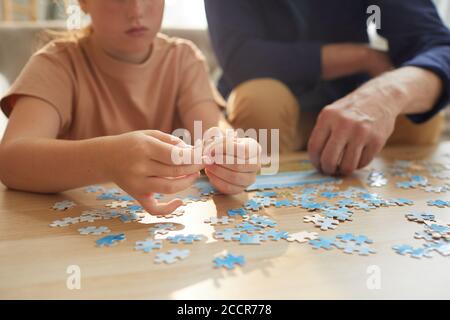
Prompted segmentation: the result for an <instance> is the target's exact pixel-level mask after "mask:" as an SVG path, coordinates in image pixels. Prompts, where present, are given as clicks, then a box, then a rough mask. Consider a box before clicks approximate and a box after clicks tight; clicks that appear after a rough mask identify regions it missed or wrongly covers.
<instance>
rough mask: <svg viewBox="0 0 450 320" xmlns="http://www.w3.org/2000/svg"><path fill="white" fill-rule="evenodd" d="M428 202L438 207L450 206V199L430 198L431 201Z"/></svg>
mask: <svg viewBox="0 0 450 320" xmlns="http://www.w3.org/2000/svg"><path fill="white" fill-rule="evenodd" d="M427 204H428V205H429V206H435V207H438V208H445V207H450V201H445V200H429V201H427Z"/></svg>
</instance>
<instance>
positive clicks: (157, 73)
mask: <svg viewBox="0 0 450 320" xmlns="http://www.w3.org/2000/svg"><path fill="white" fill-rule="evenodd" d="M79 4H80V6H81V8H82V10H83V11H84V12H85V13H87V14H89V15H90V17H91V21H92V23H91V25H90V26H89V28H88V29H86V30H84V31H83V32H82V33H81V34H80V33H79V34H78V35H77V36H74V37H71V38H69V39H67V38H66V39H60V40H55V41H53V42H51V43H50V44H48V45H47V46H45V47H44V48H43V49H41V50H40V51H38V52H37V53H36V54H34V55H33V56H32V57H31V59H30V61H29V62H28V64H27V65H26V67H25V68H24V70H23V71H22V73H21V75H20V76H19V78H18V79H17V81H16V82H15V83H14V84H13V86H12V87H11V89H10V91H9V92H8V93H7V95H6V96H5V97H4V98H3V99H2V100H1V101H0V105H1V108H2V110H3V112H4V113H5V114H6V115H7V116H9V118H10V119H9V124H8V127H7V130H6V132H5V136H4V138H3V140H2V143H1V145H0V179H1V181H2V182H3V183H4V184H5V185H6V186H8V187H9V188H13V189H18V190H25V191H31V192H40V193H50V192H60V191H64V190H68V189H73V188H77V187H81V186H85V185H89V184H96V183H103V182H107V181H113V182H115V183H116V184H117V185H118V186H119V187H121V188H122V189H123V190H124V191H126V192H127V193H128V194H130V195H131V196H132V197H134V198H135V199H136V200H137V201H138V202H139V203H140V204H141V205H142V206H143V207H144V209H145V210H146V211H148V212H150V213H152V214H167V213H170V212H172V211H173V210H175V209H176V208H177V207H178V206H180V205H181V204H182V202H181V200H173V201H171V202H169V203H167V204H163V203H158V202H157V201H156V200H155V199H154V198H153V197H152V194H153V193H155V192H160V193H169V194H170V193H176V192H179V191H181V190H183V189H185V188H188V187H189V186H191V185H192V184H193V183H194V182H195V180H196V179H197V177H198V175H199V171H200V170H202V169H203V168H206V170H205V171H206V174H207V176H208V177H209V179H210V181H211V183H212V184H213V185H214V186H215V187H216V188H217V189H218V190H219V191H221V192H223V193H227V194H235V193H239V192H241V191H242V190H244V188H245V187H246V186H248V185H249V184H251V183H253V181H254V180H255V177H256V173H257V171H258V169H259V163H256V164H248V162H246V163H247V164H244V165H237V164H231V165H219V164H212V165H207V164H195V163H193V164H183V165H175V164H174V162H173V161H172V157H171V156H172V155H173V154H179V153H180V152H181V153H182V152H183V151H184V150H183V149H184V148H183V145H182V143H181V142H180V141H181V140H180V139H176V138H174V137H173V136H172V135H169V134H168V132H172V130H174V129H175V128H177V127H178V126H184V127H185V128H187V129H188V130H190V132H193V123H194V121H195V120H200V121H202V125H203V128H206V129H208V128H213V127H218V126H220V127H221V128H227V127H228V124H227V122H226V121H225V119H224V118H223V116H222V113H221V111H220V109H219V107H218V104H217V103H216V102H217V101H218V99H219V96H218V94H217V95H216V92H215V91H214V89H213V87H212V86H211V85H210V81H209V79H208V73H207V69H206V66H205V62H204V58H203V56H202V54H201V53H200V52H199V51H198V50H197V49H196V48H195V47H194V46H193V45H192V44H191V43H190V42H187V41H184V40H181V39H175V38H169V37H167V36H164V35H162V34H159V33H158V32H159V30H160V28H161V21H162V17H163V12H164V0H80V1H79ZM149 129H151V130H149ZM227 143H228V142H227ZM229 143H231V144H233V145H234V147H236V148H238V147H239V146H242V145H244V147H248V146H250V145H253V147H254V144H255V143H256V141H255V140H252V139H245V140H244V139H234V140H233V141H231V142H229ZM224 149H225V148H224ZM227 150H228V149H227ZM224 156H226V152H224ZM208 163H210V162H208Z"/></svg>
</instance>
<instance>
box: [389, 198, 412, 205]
mask: <svg viewBox="0 0 450 320" xmlns="http://www.w3.org/2000/svg"><path fill="white" fill-rule="evenodd" d="M391 201H392V202H394V203H395V204H397V205H398V206H404V205H408V206H412V205H413V204H414V201H412V200H410V199H405V198H396V199H392V200H391Z"/></svg>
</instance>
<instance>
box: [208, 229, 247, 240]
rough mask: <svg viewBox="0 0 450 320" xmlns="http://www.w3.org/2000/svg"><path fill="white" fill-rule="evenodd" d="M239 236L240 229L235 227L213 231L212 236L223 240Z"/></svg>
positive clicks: (235, 238) (234, 238) (236, 238)
mask: <svg viewBox="0 0 450 320" xmlns="http://www.w3.org/2000/svg"><path fill="white" fill-rule="evenodd" d="M240 236H241V230H240V229H235V228H227V229H224V230H222V231H216V232H215V233H214V238H216V239H223V240H224V241H232V240H239V237H240Z"/></svg>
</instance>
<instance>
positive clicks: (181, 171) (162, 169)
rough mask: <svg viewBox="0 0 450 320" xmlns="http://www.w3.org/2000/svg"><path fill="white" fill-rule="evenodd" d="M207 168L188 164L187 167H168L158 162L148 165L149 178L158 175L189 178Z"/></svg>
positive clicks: (202, 165)
mask: <svg viewBox="0 0 450 320" xmlns="http://www.w3.org/2000/svg"><path fill="white" fill-rule="evenodd" d="M204 168H205V165H204V164H191V165H189V164H187V165H178V166H177V165H172V166H169V165H166V164H163V163H161V162H158V161H151V162H149V164H148V172H149V174H148V175H149V176H152V175H155V173H157V174H158V176H161V177H181V176H188V175H191V174H194V173H197V172H200V170H203V169H204Z"/></svg>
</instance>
